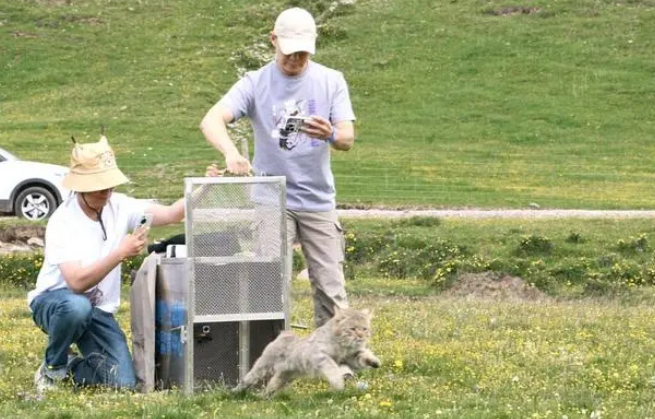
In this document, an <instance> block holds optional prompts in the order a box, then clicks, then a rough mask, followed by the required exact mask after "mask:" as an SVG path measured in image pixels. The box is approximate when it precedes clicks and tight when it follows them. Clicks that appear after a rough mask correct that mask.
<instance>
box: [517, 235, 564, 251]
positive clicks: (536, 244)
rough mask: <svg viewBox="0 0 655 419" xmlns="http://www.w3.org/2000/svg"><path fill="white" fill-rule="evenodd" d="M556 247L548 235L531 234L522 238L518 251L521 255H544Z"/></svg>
mask: <svg viewBox="0 0 655 419" xmlns="http://www.w3.org/2000/svg"><path fill="white" fill-rule="evenodd" d="M554 247H555V246H554V245H553V242H551V241H550V239H549V238H548V237H544V236H539V235H536V234H531V235H529V236H526V237H523V238H522V239H521V241H520V242H519V246H518V248H517V249H516V253H517V254H519V255H544V254H550V252H552V250H553V248H554Z"/></svg>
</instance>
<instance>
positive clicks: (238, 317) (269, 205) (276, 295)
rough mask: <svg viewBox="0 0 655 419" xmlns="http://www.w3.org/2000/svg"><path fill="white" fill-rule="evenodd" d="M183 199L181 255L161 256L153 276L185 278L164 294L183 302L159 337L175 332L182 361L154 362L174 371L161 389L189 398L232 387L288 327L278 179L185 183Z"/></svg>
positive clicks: (283, 218) (281, 182)
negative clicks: (184, 251)
mask: <svg viewBox="0 0 655 419" xmlns="http://www.w3.org/2000/svg"><path fill="white" fill-rule="evenodd" d="M184 196H185V209H186V231H185V232H186V247H187V257H186V258H180V259H173V258H170V259H166V258H165V259H162V260H161V262H160V271H159V273H158V275H159V276H160V277H162V278H163V280H164V283H166V282H167V281H166V275H169V276H172V277H179V276H184V277H186V278H187V281H183V282H184V284H185V286H183V287H180V286H179V285H178V287H177V289H176V290H173V289H169V290H168V292H169V293H171V295H177V296H178V297H177V299H178V300H179V299H180V298H182V299H183V300H184V303H183V304H184V306H185V307H184V310H181V311H182V312H183V313H184V315H182V316H180V315H176V314H175V313H176V312H175V310H172V309H171V310H169V311H170V313H165V314H170V316H169V317H171V319H173V320H175V319H176V320H177V321H173V320H171V321H170V322H168V323H167V324H165V325H163V330H162V331H161V333H160V335H162V336H165V334H166V333H169V334H170V333H174V332H175V331H176V330H178V329H179V330H180V341H181V342H182V348H180V352H181V355H182V357H181V358H179V359H178V360H177V362H178V365H171V362H170V361H169V360H168V359H165V360H161V359H160V360H158V361H157V362H158V364H159V365H163V366H166V365H168V368H169V370H171V369H175V368H177V371H178V372H176V373H165V374H160V377H159V381H160V383H161V382H163V386H164V387H166V386H167V385H170V384H171V383H172V385H180V386H182V387H183V389H184V391H185V393H192V392H193V391H194V390H196V389H198V388H203V387H211V386H215V385H228V386H231V385H235V384H237V382H238V381H239V380H240V379H242V378H243V377H244V376H245V374H246V373H247V372H248V370H249V369H250V366H251V365H252V363H254V361H255V360H256V359H257V358H258V357H259V355H261V352H262V351H263V349H264V347H265V346H266V345H267V344H268V343H269V342H271V341H272V340H273V339H275V337H276V336H277V334H278V333H279V332H280V331H281V330H283V329H288V327H289V293H290V290H289V286H290V279H291V272H290V270H291V263H290V256H289V255H288V254H287V245H286V215H285V211H286V186H285V179H284V177H229V178H225V177H223V178H210V177H205V178H187V179H185V193H184ZM168 282H170V283H173V282H174V281H172V280H171V281H168ZM169 288H171V287H169ZM173 288H174V287H173ZM158 318H166V316H162V315H159V316H158ZM181 325H182V326H181ZM160 370H161V369H160ZM166 371H168V370H166Z"/></svg>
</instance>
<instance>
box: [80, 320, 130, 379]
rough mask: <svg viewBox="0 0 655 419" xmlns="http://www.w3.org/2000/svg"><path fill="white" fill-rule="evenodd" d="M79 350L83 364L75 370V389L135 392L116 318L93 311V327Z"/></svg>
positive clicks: (123, 338)
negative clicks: (127, 390) (77, 386)
mask: <svg viewBox="0 0 655 419" xmlns="http://www.w3.org/2000/svg"><path fill="white" fill-rule="evenodd" d="M77 346H78V348H79V349H80V351H81V352H82V355H83V357H84V360H82V361H80V362H78V363H77V364H75V365H73V366H72V372H73V378H74V380H75V384H76V385H80V386H90V385H103V386H109V387H114V388H125V389H134V386H135V385H136V378H135V375H134V366H133V365H132V356H131V355H130V351H129V349H128V346H127V340H126V338H125V333H123V331H122V330H121V328H120V326H119V325H118V322H117V321H116V319H115V318H114V315H113V314H110V313H106V312H104V311H102V310H100V309H98V308H94V309H93V315H92V321H91V325H90V326H89V328H88V329H87V333H85V334H84V336H82V338H81V339H80V340H78V342H77Z"/></svg>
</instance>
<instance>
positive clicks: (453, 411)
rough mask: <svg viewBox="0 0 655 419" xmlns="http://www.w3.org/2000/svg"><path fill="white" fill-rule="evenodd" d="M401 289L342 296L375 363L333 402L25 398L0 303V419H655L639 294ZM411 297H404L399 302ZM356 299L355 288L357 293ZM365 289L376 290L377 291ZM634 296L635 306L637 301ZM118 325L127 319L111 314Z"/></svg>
mask: <svg viewBox="0 0 655 419" xmlns="http://www.w3.org/2000/svg"><path fill="white" fill-rule="evenodd" d="M421 287H422V286H421V285H420V284H414V285H412V282H407V283H404V284H402V285H400V286H398V283H397V281H389V280H384V279H375V278H368V279H365V280H360V281H358V283H357V285H356V286H355V285H354V284H351V285H350V286H349V289H350V295H351V297H350V300H351V304H352V305H354V306H358V307H369V308H372V309H373V310H374V311H375V319H374V322H373V325H374V336H373V339H372V343H371V346H372V348H373V349H374V350H375V351H376V352H377V353H378V354H379V356H380V357H381V359H382V361H383V363H384V365H383V367H382V368H381V369H380V370H376V371H367V372H364V373H361V374H360V375H359V377H358V379H359V380H363V381H366V382H367V383H368V389H367V390H365V391H363V390H358V389H356V388H355V386H354V383H350V384H349V385H348V387H347V389H346V390H345V391H344V392H343V393H332V392H330V391H328V389H327V386H326V385H325V383H323V382H319V381H315V380H309V379H304V380H300V381H298V382H296V383H295V384H293V385H292V386H291V387H290V388H289V389H287V390H285V391H284V392H283V393H281V394H279V395H277V396H276V397H274V398H273V399H272V400H264V399H261V398H259V397H256V396H254V395H246V396H245V397H244V396H233V395H230V394H229V393H227V392H226V391H224V390H222V389H216V390H215V391H208V392H204V393H200V394H195V395H194V396H192V397H185V396H182V395H180V394H178V393H177V392H175V391H173V392H169V393H155V394H149V395H140V394H128V393H116V392H114V391H107V390H81V391H77V392H75V391H73V390H72V389H71V388H70V387H64V388H62V389H61V390H59V391H56V392H54V393H51V394H50V395H49V396H48V397H47V398H46V399H45V400H35V399H34V393H33V388H32V375H33V371H34V370H35V368H36V367H37V366H38V364H39V362H40V361H39V360H40V357H41V356H42V351H43V348H44V344H45V339H46V338H45V335H43V333H42V332H40V331H39V330H38V329H37V328H36V327H35V326H34V325H33V323H32V320H31V318H30V316H29V313H28V311H27V308H26V306H25V300H24V295H21V294H20V293H17V292H4V290H3V292H2V296H3V297H2V304H1V305H0V332H2V336H3V339H2V341H1V342H0V368H1V369H2V376H3V380H2V382H1V383H0V416H1V417H3V418H19V417H20V418H27V417H30V418H55V417H56V418H82V417H89V416H91V417H94V418H133V417H148V418H288V417H333V418H376V417H394V418H453V419H455V418H457V419H462V418H464V419H468V418H470V419H473V418H475V419H483V418H562V417H568V418H570V419H574V418H575V419H583V418H584V419H587V418H589V417H591V416H590V415H591V414H592V412H600V413H602V417H611V418H618V419H621V418H626V419H628V418H637V417H638V418H648V417H653V416H654V415H655V396H654V392H653V387H652V386H653V377H654V375H655V374H654V373H653V368H654V359H653V355H652V354H653V353H654V352H655V339H653V336H654V335H655V326H654V325H653V322H652V321H651V319H652V317H653V316H654V315H655V311H654V309H653V302H655V293H654V292H653V290H652V289H649V290H646V289H644V290H643V291H645V292H644V293H642V297H641V298H638V299H627V300H625V301H623V302H621V303H619V302H615V301H612V300H607V299H585V300H580V301H575V302H567V301H560V302H557V301H542V302H531V303H527V302H524V301H520V300H513V301H509V300H508V301H494V300H470V299H452V298H445V297H440V296H436V295H431V294H430V293H427V294H426V293H425V292H424V291H421ZM394 288H395V290H396V292H395V293H391V294H395V295H391V294H390V293H389V291H391V290H393V289H394ZM410 288H414V290H415V291H416V292H417V293H418V295H415V296H414V297H412V298H408V297H405V296H402V295H399V294H400V293H401V292H402V293H404V292H406V291H408V290H409V289H410ZM358 290H366V292H360V291H358ZM376 290H380V291H379V292H378V291H376ZM309 293H310V291H309V286H308V284H307V283H305V282H303V283H299V282H296V283H295V286H294V295H295V300H294V301H295V303H294V307H293V308H294V315H293V319H294V321H301V322H305V323H306V322H308V321H309V320H310V319H311V307H310V304H309V298H308V296H309ZM644 295H645V297H644ZM119 318H120V322H121V324H122V325H123V327H126V328H127V327H129V326H128V325H129V314H128V307H127V305H126V304H125V303H124V304H123V306H122V308H121V311H120V312H119Z"/></svg>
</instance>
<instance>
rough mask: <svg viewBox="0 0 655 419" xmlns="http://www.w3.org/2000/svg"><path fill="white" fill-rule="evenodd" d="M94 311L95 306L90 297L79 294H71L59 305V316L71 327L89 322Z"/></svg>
mask: <svg viewBox="0 0 655 419" xmlns="http://www.w3.org/2000/svg"><path fill="white" fill-rule="evenodd" d="M92 312H93V307H92V306H91V302H90V301H89V299H88V298H86V297H85V296H83V295H78V294H70V295H69V296H67V298H66V299H64V300H62V301H61V302H60V303H59V304H58V306H57V316H58V317H59V319H60V320H64V321H66V322H67V323H68V324H70V326H71V327H74V326H79V325H84V324H86V323H88V322H89V321H90V320H91V313H92Z"/></svg>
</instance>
